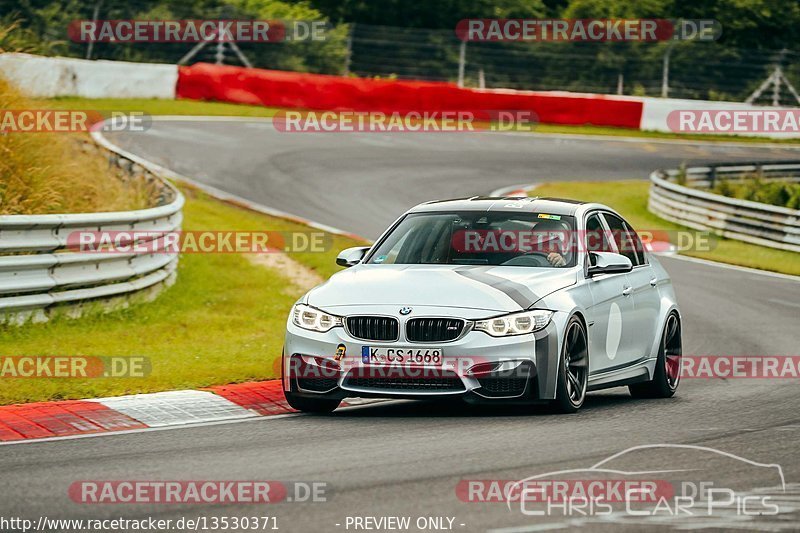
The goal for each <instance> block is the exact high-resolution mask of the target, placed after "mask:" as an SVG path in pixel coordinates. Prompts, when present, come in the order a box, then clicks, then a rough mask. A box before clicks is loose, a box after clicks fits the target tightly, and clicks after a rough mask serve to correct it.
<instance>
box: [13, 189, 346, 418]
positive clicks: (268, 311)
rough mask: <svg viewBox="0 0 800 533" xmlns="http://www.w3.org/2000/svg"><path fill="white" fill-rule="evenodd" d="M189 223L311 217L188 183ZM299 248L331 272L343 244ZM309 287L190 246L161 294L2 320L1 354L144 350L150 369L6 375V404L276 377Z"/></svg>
mask: <svg viewBox="0 0 800 533" xmlns="http://www.w3.org/2000/svg"><path fill="white" fill-rule="evenodd" d="M183 192H184V194H186V196H187V203H186V207H185V208H184V215H185V221H184V229H185V230H260V231H266V230H275V231H294V230H297V231H303V230H306V231H307V230H308V228H307V227H306V226H303V225H300V224H296V223H293V222H289V221H286V220H283V219H279V218H274V217H268V216H265V215H261V214H258V213H254V212H252V211H248V210H245V209H241V208H238V207H235V206H231V205H228V204H225V203H222V202H219V201H217V200H214V199H212V198H209V197H208V196H206V195H205V194H203V193H201V192H199V191H196V190H193V189H188V188H183ZM357 244H359V243H357V242H355V241H353V240H352V239H348V238H345V237H340V236H332V247H331V249H330V250H328V251H326V252H323V253H298V254H291V257H292V258H293V259H294V260H295V261H298V262H300V263H301V264H303V265H305V266H307V267H310V268H312V269H314V270H315V271H316V272H317V273H319V274H320V275H321V276H323V277H325V278H327V277H329V276H330V275H331V274H333V273H334V272H336V271H337V270H339V267H337V266H336V264H335V257H336V254H337V253H338V251H339V250H341V249H342V248H346V247H348V246H355V245H357ZM302 292H303V291H302V290H301V289H299V288H297V287H296V286H294V285H293V284H292V283H291V282H290V280H289V278H287V277H286V276H284V275H283V274H282V273H281V272H278V271H276V270H271V269H268V268H265V267H263V266H259V265H256V264H253V263H252V262H251V261H249V260H248V258H247V257H244V256H243V255H240V254H230V253H228V254H184V255H183V256H182V257H181V261H180V265H179V267H178V279H177V282H176V283H175V285H173V286H172V287H170V288H169V289H167V290H166V291H165V292H164V293H162V294H161V295H160V296H159V297H158V299H156V300H155V301H154V302H152V303H149V304H146V305H138V306H133V307H131V308H129V309H126V310H120V311H115V312H113V313H109V314H106V315H92V316H86V317H84V318H81V319H80V320H69V319H67V318H63V317H58V318H55V319H54V320H52V321H51V322H48V323H45V324H36V325H27V326H25V327H21V328H14V327H0V355H2V356H44V355H51V356H53V355H87V356H133V355H137V356H145V357H148V358H149V362H150V366H151V368H152V371H151V374H150V375H149V376H148V377H146V378H94V379H67V378H62V379H40V378H37V379H25V378H0V404H10V403H19V402H31V401H43V400H56V399H70V398H91V397H101V396H115V395H122V394H132V393H142V392H156V391H163V390H171V389H185V388H197V387H205V386H209V385H215V384H224V383H233V382H241V381H249V380H259V379H268V378H273V377H276V376H277V374H276V370H275V368H276V366H275V362H276V360H277V358H278V357H279V355H280V353H281V347H282V345H283V332H284V326H285V321H286V317H287V316H288V313H289V309H290V308H291V306H292V304H293V303H294V302H295V301H296V299H297V298H298V297H299V296H300V295H301V293H302Z"/></svg>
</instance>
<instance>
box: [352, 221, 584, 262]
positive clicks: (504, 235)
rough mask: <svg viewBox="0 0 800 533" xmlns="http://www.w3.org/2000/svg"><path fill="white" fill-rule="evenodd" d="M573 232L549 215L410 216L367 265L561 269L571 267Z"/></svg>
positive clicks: (571, 224)
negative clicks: (443, 265)
mask: <svg viewBox="0 0 800 533" xmlns="http://www.w3.org/2000/svg"><path fill="white" fill-rule="evenodd" d="M574 229H575V224H574V218H573V217H571V216H567V215H559V214H552V213H531V212H522V213H521V212H519V211H491V212H487V211H467V212H441V213H412V214H410V215H408V216H407V217H405V218H404V219H403V220H402V221H401V222H400V223H399V224H398V225H397V226H396V227H395V228H394V229H393V230H392V231H391V232H390V233H389V235H387V236H386V238H385V239H384V240H383V241H382V242H381V243H379V244H378V246H377V248H376V249H375V251H374V252H373V253H372V254H371V255H370V257H369V258H368V259H367V263H368V264H409V265H410V264H449V265H503V266H522V267H540V268H554V267H555V268H567V267H571V266H574V265H575V264H576V261H577V254H576V253H575V248H576V246H575V244H576V241H575V231H574Z"/></svg>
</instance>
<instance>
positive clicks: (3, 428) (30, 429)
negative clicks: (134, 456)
mask: <svg viewBox="0 0 800 533" xmlns="http://www.w3.org/2000/svg"><path fill="white" fill-rule="evenodd" d="M144 427H147V426H145V425H144V424H142V423H141V422H139V421H137V420H134V419H133V418H131V417H129V416H127V415H124V414H122V413H119V412H117V411H114V410H113V409H109V408H108V407H106V406H105V405H103V404H101V403H97V402H86V401H81V400H71V401H63V402H37V403H28V404H20V405H8V406H5V407H0V441H10V440H21V439H42V438H48V437H65V436H69V435H83V434H87V433H102V432H105V431H121V430H125V429H140V428H144Z"/></svg>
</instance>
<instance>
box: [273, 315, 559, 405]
mask: <svg viewBox="0 0 800 533" xmlns="http://www.w3.org/2000/svg"><path fill="white" fill-rule="evenodd" d="M342 346H343V347H344V354H342V353H341V352H342V349H341V348H342ZM365 346H366V347H372V348H414V349H421V350H425V349H430V348H440V349H441V350H442V355H443V362H442V365H441V367H439V366H437V367H435V368H433V367H409V366H402V365H388V366H387V365H376V364H374V363H370V362H366V361H365V360H364V358H362V350H363V349H364V347H365ZM337 350H338V351H339V354H338V355H337ZM558 353H559V342H558V328H557V327H556V323H555V321H553V322H551V323H550V324H549V325H548V326H547V327H546V328H544V329H542V330H540V331H537V332H535V333H531V334H527V335H518V336H510V337H491V336H490V335H487V334H486V333H483V332H480V331H469V332H467V333H466V334H465V335H462V336H461V337H460V338H458V339H457V340H455V341H450V342H439V343H436V342H433V343H414V342H407V341H403V340H400V341H397V342H379V341H367V340H360V339H356V338H353V337H351V336H350V335H349V334H348V333H347V331H346V330H345V328H342V327H336V328H333V329H331V330H330V331H328V332H326V333H319V332H314V331H309V330H305V329H302V328H299V327H297V326H295V325H294V324H292V323H291V322H290V323H289V324H288V325H287V332H286V340H285V345H284V355H283V362H282V364H283V372H282V376H283V387H284V390H285V391H291V392H292V393H293V394H296V395H300V396H307V397H315V398H337V399H344V398H347V397H362V398H376V397H377V398H412V399H413V398H416V399H425V398H429V399H430V398H463V399H464V400H466V401H469V402H474V403H498V402H511V403H516V402H522V403H528V402H531V401H536V400H546V399H552V398H554V397H555V383H556V371H557V366H558V363H557V361H558ZM501 363H502V365H501ZM498 367H499V368H498Z"/></svg>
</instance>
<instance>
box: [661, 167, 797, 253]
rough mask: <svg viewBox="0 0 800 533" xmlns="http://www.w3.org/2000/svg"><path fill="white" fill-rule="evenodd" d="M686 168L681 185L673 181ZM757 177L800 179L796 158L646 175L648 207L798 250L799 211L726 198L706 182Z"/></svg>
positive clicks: (674, 218)
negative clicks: (648, 196)
mask: <svg viewBox="0 0 800 533" xmlns="http://www.w3.org/2000/svg"><path fill="white" fill-rule="evenodd" d="M682 172H683V173H685V178H686V180H685V183H686V186H684V185H679V184H678V183H676V181H677V179H676V178H677V177H678V176H680V175H681V173H682ZM752 177H759V178H762V179H764V180H765V181H769V180H786V181H800V161H787V162H771V163H744V164H720V165H709V166H704V167H690V168H686V169H684V170H677V169H672V170H666V171H664V170H659V171H656V172H653V173H652V174H651V175H650V199H649V202H648V209H649V210H650V211H651V212H652V213H654V214H656V215H658V216H660V217H661V218H664V219H666V220H669V221H671V222H675V223H676V224H681V225H683V226H687V227H690V228H693V229H696V230H701V231H710V232H712V233H714V234H716V235H720V236H722V237H725V238H728V239H736V240H739V241H745V242H749V243H752V244H758V245H761V246H768V247H770V248H779V249H781V250H789V251H792V252H800V211H799V210H796V209H788V208H786V207H779V206H774V205H767V204H762V203H758V202H752V201H748V200H739V199H736V198H729V197H726V196H722V195H719V194H714V193H711V192H708V191H704V190H699V189H698V188H699V187H705V188H710V187H713V186H714V184H715V183H716V182H717V181H718V180H737V179H745V178H752Z"/></svg>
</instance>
